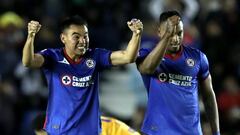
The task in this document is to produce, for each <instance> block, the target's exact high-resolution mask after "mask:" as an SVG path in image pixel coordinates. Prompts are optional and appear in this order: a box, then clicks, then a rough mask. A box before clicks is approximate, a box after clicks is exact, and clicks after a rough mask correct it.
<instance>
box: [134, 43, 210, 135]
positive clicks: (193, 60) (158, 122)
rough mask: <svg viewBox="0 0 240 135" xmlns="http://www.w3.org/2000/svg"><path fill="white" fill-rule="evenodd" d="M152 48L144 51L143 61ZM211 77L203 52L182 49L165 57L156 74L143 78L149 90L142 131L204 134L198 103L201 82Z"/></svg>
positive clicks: (158, 134)
mask: <svg viewBox="0 0 240 135" xmlns="http://www.w3.org/2000/svg"><path fill="white" fill-rule="evenodd" d="M150 51H151V50H150V49H141V50H140V52H139V55H140V56H139V57H138V59H137V62H141V61H142V60H143V59H144V58H145V57H146V56H147V55H148V54H149V53H150ZM208 75H209V67H208V60H207V58H206V56H205V54H203V53H202V52H200V51H199V50H197V49H193V48H190V47H185V46H182V47H181V51H180V52H179V53H178V54H177V55H176V56H174V57H172V56H171V55H165V56H164V58H163V59H162V62H161V64H160V65H159V66H158V67H157V69H156V72H155V73H154V74H152V75H142V79H143V81H144V84H145V87H146V89H147V91H148V106H147V110H146V112H145V118H144V122H143V125H142V131H143V132H144V133H146V134H148V135H202V131H201V125H200V110H199V103H198V81H200V80H204V79H206V78H207V77H208Z"/></svg>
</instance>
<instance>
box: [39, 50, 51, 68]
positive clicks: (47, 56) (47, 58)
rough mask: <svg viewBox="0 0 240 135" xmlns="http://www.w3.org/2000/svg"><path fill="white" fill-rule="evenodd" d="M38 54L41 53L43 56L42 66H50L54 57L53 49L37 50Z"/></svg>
mask: <svg viewBox="0 0 240 135" xmlns="http://www.w3.org/2000/svg"><path fill="white" fill-rule="evenodd" d="M38 54H41V55H42V56H43V57H44V63H43V66H42V67H43V68H47V67H50V66H51V64H53V57H54V52H53V49H44V50H41V51H40V52H38Z"/></svg>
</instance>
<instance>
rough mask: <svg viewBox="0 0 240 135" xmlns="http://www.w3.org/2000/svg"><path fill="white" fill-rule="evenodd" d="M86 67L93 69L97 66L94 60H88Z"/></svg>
mask: <svg viewBox="0 0 240 135" xmlns="http://www.w3.org/2000/svg"><path fill="white" fill-rule="evenodd" d="M86 65H87V66H88V67H89V68H93V67H94V66H95V61H94V60H93V59H88V60H86Z"/></svg>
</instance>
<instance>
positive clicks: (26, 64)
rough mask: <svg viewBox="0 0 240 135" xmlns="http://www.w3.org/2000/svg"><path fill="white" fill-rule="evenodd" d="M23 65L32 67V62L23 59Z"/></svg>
mask: <svg viewBox="0 0 240 135" xmlns="http://www.w3.org/2000/svg"><path fill="white" fill-rule="evenodd" d="M22 65H23V66H24V67H30V66H31V63H30V62H27V61H25V60H22Z"/></svg>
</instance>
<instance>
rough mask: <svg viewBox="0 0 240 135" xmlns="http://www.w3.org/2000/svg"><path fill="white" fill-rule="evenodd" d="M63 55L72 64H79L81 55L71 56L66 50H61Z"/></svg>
mask: <svg viewBox="0 0 240 135" xmlns="http://www.w3.org/2000/svg"><path fill="white" fill-rule="evenodd" d="M63 52H64V55H65V57H66V58H67V59H68V60H71V61H73V62H74V63H79V62H80V60H81V55H76V54H72V53H71V52H69V51H67V49H66V48H64V49H63Z"/></svg>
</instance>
